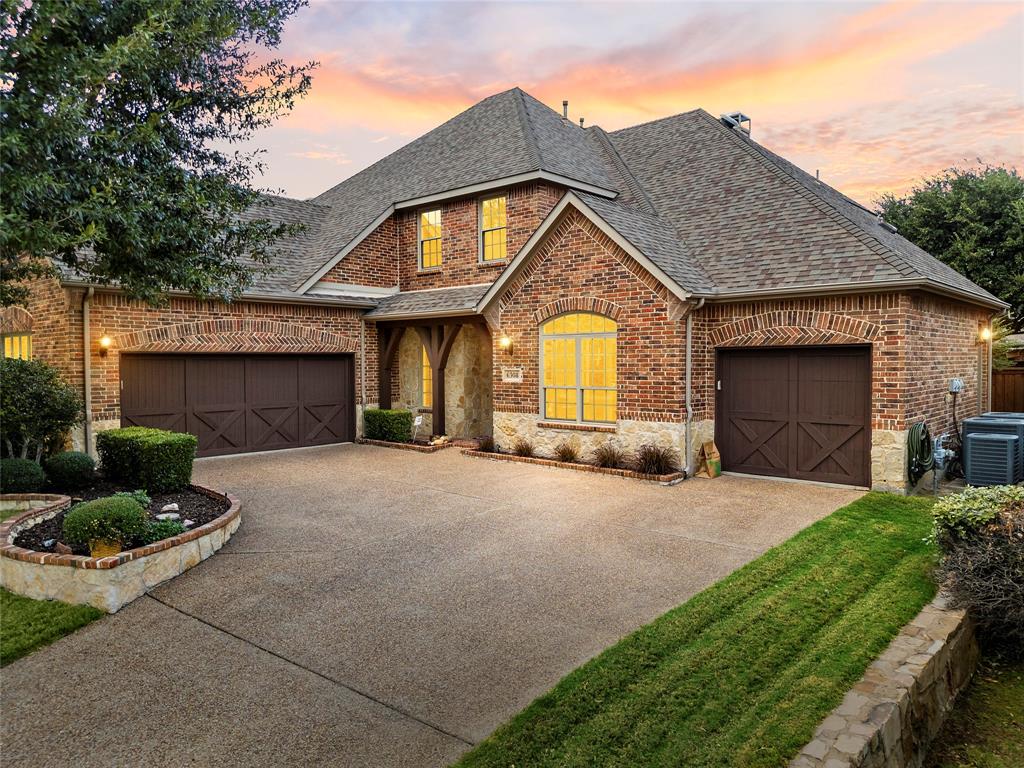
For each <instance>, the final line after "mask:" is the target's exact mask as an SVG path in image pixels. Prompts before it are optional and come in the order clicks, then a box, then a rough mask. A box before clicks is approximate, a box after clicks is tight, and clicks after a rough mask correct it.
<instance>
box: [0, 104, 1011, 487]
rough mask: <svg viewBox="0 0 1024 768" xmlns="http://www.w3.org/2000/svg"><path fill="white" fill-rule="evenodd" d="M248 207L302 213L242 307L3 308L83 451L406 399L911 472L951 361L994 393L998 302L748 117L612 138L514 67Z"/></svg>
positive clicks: (82, 286)
mask: <svg viewBox="0 0 1024 768" xmlns="http://www.w3.org/2000/svg"><path fill="white" fill-rule="evenodd" d="M253 215H257V216H261V217H266V218H271V219H274V220H279V221H291V222H301V223H303V224H305V225H306V228H305V230H304V231H303V232H302V234H301V235H299V236H297V237H295V238H293V239H291V240H289V241H287V242H282V243H281V244H280V245H279V247H277V249H276V255H275V259H274V264H273V269H272V270H270V271H269V272H268V273H267V274H265V275H261V276H259V277H257V278H256V280H255V282H254V284H253V286H252V288H251V289H250V290H249V291H248V292H247V293H246V294H245V295H244V296H243V298H242V299H241V300H239V301H237V302H235V303H233V304H230V305H226V304H222V303H218V302H216V301H204V300H198V299H195V298H192V297H188V296H178V295H173V296H172V297H171V298H170V300H169V303H168V304H167V305H166V306H165V307H161V308H151V307H148V306H145V305H142V304H139V303H138V302H135V301H132V300H129V299H128V298H126V297H125V296H124V295H122V294H120V293H119V292H118V291H117V290H116V289H115V288H112V287H110V286H99V285H88V284H87V283H85V282H84V281H82V280H81V279H79V278H78V277H77V276H76V275H74V274H70V273H67V274H64V275H63V276H62V278H61V279H60V280H52V281H46V282H42V283H39V284H37V285H36V286H35V287H34V290H33V293H32V299H31V302H30V306H29V307H28V308H27V311H25V310H22V309H12V310H9V311H8V312H7V313H6V314H5V317H4V333H5V336H6V337H7V338H8V339H10V340H11V341H10V344H9V345H8V346H11V345H14V346H16V347H17V350H21V349H23V348H25V349H27V348H28V347H29V346H30V347H31V350H32V353H33V354H35V355H36V356H38V357H40V358H43V359H46V360H49V361H50V362H53V363H54V364H56V365H57V366H59V367H60V368H61V369H62V370H63V372H64V373H65V375H66V376H67V378H68V379H69V380H70V381H72V382H74V383H75V385H76V386H79V387H82V389H83V391H84V392H85V393H86V396H87V400H88V403H87V409H88V420H87V424H86V427H85V429H84V431H83V432H82V434H80V435H78V436H77V438H76V439H77V440H78V442H79V445H81V444H83V443H84V444H86V445H89V446H90V447H91V446H92V440H93V436H94V435H95V433H96V432H97V431H98V430H102V429H107V428H110V427H114V426H119V425H123V424H148V425H154V426H160V427H164V428H169V429H179V430H189V431H192V432H194V433H196V434H197V435H198V436H199V439H200V451H201V453H202V454H204V455H214V454H223V453H235V452H241V451H254V450H265V449H272V448H283V447H295V446H304V445H317V444H322V443H331V442H341V441H347V440H352V439H353V438H355V437H356V436H357V435H358V434H359V431H360V424H361V414H362V411H363V409H365V408H369V407H377V406H383V407H404V408H410V409H413V410H415V411H417V412H419V413H421V414H422V415H423V416H424V420H425V422H426V424H425V425H424V427H423V434H426V433H429V432H433V433H441V432H444V433H446V434H449V435H453V436H466V437H470V436H479V435H484V434H493V436H494V438H495V440H496V442H497V443H498V445H499V446H502V447H506V448H507V447H509V446H510V445H511V444H512V443H513V442H514V441H515V440H516V439H518V438H520V437H524V438H527V439H529V440H531V441H532V442H533V443H534V445H535V447H536V448H537V449H538V450H539V451H540V452H545V451H547V450H550V448H551V447H552V446H553V445H554V444H556V443H558V442H561V441H562V440H574V441H577V442H578V443H579V444H580V446H581V447H582V448H583V449H584V451H586V450H589V449H590V448H592V447H593V446H595V445H597V444H598V443H600V442H604V441H608V440H613V441H616V442H618V443H619V444H621V445H622V447H624V448H627V449H629V448H634V447H636V446H637V445H639V444H641V443H644V442H656V443H661V444H666V445H670V446H672V447H673V448H675V449H677V450H678V451H679V452H680V454H681V455H682V456H683V457H684V461H685V462H686V463H688V464H689V465H691V466H692V462H693V458H692V457H693V452H694V446H699V444H700V442H701V441H704V440H707V439H710V438H712V437H714V439H715V440H716V441H717V443H718V445H719V448H720V450H721V452H722V456H723V464H724V467H725V469H727V470H734V471H738V472H747V473H754V474H764V475H775V476H783V477H791V478H797V479H810V480H822V481H828V482H837V483H846V484H853V485H860V486H873V487H879V488H890V489H897V490H902V489H904V487H905V483H906V479H905V478H906V471H905V438H906V432H907V429H908V428H909V426H910V425H912V424H913V423H914V422H917V421H920V420H925V421H926V422H928V424H929V426H930V427H931V430H932V432H933V433H935V434H937V433H940V432H943V431H946V430H948V428H949V423H950V418H951V416H950V410H949V403H948V398H947V395H946V392H947V388H948V383H949V380H950V379H952V378H954V377H956V378H960V379H962V380H963V381H964V385H965V387H964V391H963V393H962V395H961V396H960V401H959V402H960V411H959V414H960V415H961V416H968V415H971V414H972V413H974V412H977V411H979V410H981V409H985V407H986V403H985V398H986V396H987V394H986V392H985V382H986V381H987V378H988V372H987V370H985V365H986V364H987V362H986V361H987V356H986V354H985V349H984V346H983V344H982V343H981V342H980V331H981V329H983V328H985V327H987V326H988V324H989V323H990V321H991V318H992V317H993V316H994V315H995V314H997V313H999V312H1001V311H1002V310H1003V308H1004V307H1005V304H1004V303H1003V302H1001V301H1000V300H998V299H997V298H995V297H994V296H992V295H991V294H989V293H987V292H986V291H984V290H983V289H981V288H979V287H978V286H977V285H975V284H973V283H972V282H970V281H969V280H967V279H966V278H964V277H963V276H962V275H960V274H958V273H957V272H955V271H953V270H952V269H950V268H948V267H947V266H945V265H944V264H942V263H940V262H938V261H937V260H936V259H934V258H932V257H931V256H929V255H928V254H927V253H924V252H923V251H921V250H920V249H919V248H917V247H916V246H914V245H912V244H911V243H909V242H908V241H906V240H905V239H903V238H902V237H901V236H900V235H899V234H898V233H896V232H895V231H894V229H893V228H892V227H891V226H889V225H888V224H886V223H885V222H883V221H881V220H880V219H879V218H878V217H877V216H876V214H874V213H873V212H871V211H869V210H867V209H865V208H863V207H862V206H860V205H859V204H857V203H855V202H854V201H852V200H850V199H849V198H847V197H845V196H843V195H842V194H840V193H839V192H837V191H836V190H834V189H832V188H830V187H829V186H827V185H826V184H823V183H821V182H820V181H818V180H817V179H815V178H814V177H812V176H809V175H808V174H806V173H805V172H803V171H802V170H800V169H798V168H796V167H795V166H793V165H792V164H790V163H788V162H787V161H785V160H784V159H782V158H781V157H779V156H777V155H775V154H773V153H772V152H770V151H768V150H767V149H765V148H764V147H762V146H760V145H759V144H757V143H756V142H754V141H753V140H751V138H750V137H749V132H748V131H747V130H745V127H744V123H743V117H742V116H732V117H723V118H721V119H719V118H715V117H712V116H711V115H709V114H708V113H706V112H704V111H702V110H695V111H692V112H687V113H684V114H680V115H675V116H672V117H667V118H664V119H661V120H655V121H653V122H650V123H645V124H643V125H638V126H634V127H631V128H626V129H623V130H620V131H615V132H612V133H608V132H605V131H604V130H602V129H601V128H600V127H597V126H591V127H588V128H583V127H582V126H580V125H577V124H575V123H572V122H570V121H569V120H567V119H566V118H565V117H564V116H563V115H562V114H559V113H557V112H555V111H553V110H551V109H549V108H548V107H546V106H544V105H543V104H541V103H540V102H538V101H537V100H535V99H534V98H532V97H531V96H529V95H528V94H526V93H524V92H523V91H521V90H519V89H512V90H509V91H506V92H503V93H499V94H496V95H494V96H491V97H489V98H486V99H484V100H483V101H481V102H480V103H478V104H476V105H474V106H473V107H471V108H470V109H468V110H467V111H465V112H463V113H462V114H460V115H458V116H456V117H454V118H453V119H451V120H449V121H448V122H447V123H445V124H443V125H441V126H440V127H438V128H436V129H434V130H432V131H430V132H429V133H427V134H426V135H424V136H422V137H420V138H419V139H417V140H415V141H413V142H412V143H411V144H409V145H407V146H405V147H403V148H402V149H399V150H398V151H396V152H394V153H393V154H391V155H389V156H388V157H385V158H384V159H382V160H381V161H379V162H377V163H376V164H374V165H372V166H370V167H369V168H367V169H366V170H364V171H362V172H360V173H358V174H356V175H355V176H353V177H351V178H349V179H347V180H346V181H344V182H342V183H341V184H338V185H337V186H335V187H333V188H332V189H329V190H327V191H326V192H324V193H323V194H321V195H319V196H317V197H315V198H313V199H311V200H306V201H299V200H290V199H284V198H277V197H268V198H266V199H265V200H264V201H263V202H262V203H261V204H260V205H258V206H257V207H256V209H255V210H254V211H253ZM5 343H6V342H5ZM18 345H21V346H18ZM12 348H13V347H12ZM17 350H15V351H17Z"/></svg>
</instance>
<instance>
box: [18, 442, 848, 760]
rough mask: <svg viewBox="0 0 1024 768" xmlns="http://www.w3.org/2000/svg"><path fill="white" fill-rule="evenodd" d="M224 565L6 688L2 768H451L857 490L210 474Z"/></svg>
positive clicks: (326, 465) (476, 470) (379, 468)
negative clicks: (640, 630)
mask: <svg viewBox="0 0 1024 768" xmlns="http://www.w3.org/2000/svg"><path fill="white" fill-rule="evenodd" d="M195 474H196V479H197V481H198V482H201V483H205V484H207V485H210V486H212V487H215V488H222V489H226V490H230V491H232V492H233V493H235V494H236V495H238V496H239V497H240V498H241V500H242V525H241V527H240V528H239V530H238V532H237V533H236V534H235V536H234V538H232V540H231V541H230V542H229V544H228V545H227V546H226V547H225V548H224V549H223V550H222V551H221V552H220V553H219V554H217V555H216V556H215V557H213V558H212V559H210V560H208V561H206V562H205V563H203V564H202V565H200V566H198V567H196V568H194V569H192V570H191V571H189V572H188V573H186V574H184V575H183V576H180V577H179V578H177V579H175V580H174V581H172V582H170V583H168V584H165V585H163V586H162V587H160V588H158V589H157V590H155V591H154V592H153V593H152V594H151V595H148V596H145V597H143V598H140V599H139V600H137V601H136V602H135V603H133V604H132V605H130V606H128V607H127V608H125V609H123V610H122V611H121V612H120V613H118V614H116V615H115V616H111V617H107V618H104V619H101V620H100V621H98V622H95V623H94V624H92V625H90V626H89V627H86V628H85V629H83V630H81V631H79V632H77V633H76V634H74V635H72V636H70V637H68V638H65V639H64V640H61V641H59V642H57V643H56V644H54V645H52V646H50V647H49V648H46V649H43V650H41V651H39V652H37V653H35V654H33V655H31V656H29V657H27V658H25V659H22V660H20V661H18V662H15V663H14V664H12V665H10V666H9V667H7V668H5V669H4V671H3V675H2V677H3V707H2V710H3V719H2V754H3V762H4V765H5V766H16V765H17V766H22V765H40V766H41V765H53V764H57V763H63V762H65V761H71V762H74V763H75V764H76V765H96V766H99V765H104V766H109V765H146V766H181V765H217V766H235V765H237V766H256V765H274V766H281V765H339V766H378V765H381V766H383V765H411V766H441V765H446V764H447V763H449V762H451V761H452V760H454V759H455V758H457V757H458V756H459V755H460V754H461V753H462V752H464V751H465V750H467V749H468V748H469V747H470V746H471V745H472V744H474V743H476V742H478V741H480V740H481V739H483V738H484V737H485V736H487V734H488V733H490V732H491V731H492V730H493V729H494V728H495V727H497V726H498V725H499V724H501V723H502V722H503V721H504V720H506V719H507V718H508V717H509V716H511V715H512V714H514V713H515V712H516V711H518V710H519V709H521V708H522V707H524V706H525V705H526V704H528V703H529V702H530V701H531V700H533V699H534V698H535V697H536V696H538V695H540V694H541V693H543V692H544V691H546V690H548V689H549V688H550V687H551V686H552V685H554V684H555V683H556V682H557V681H558V680H559V679H560V678H561V677H562V676H563V675H565V674H566V673H567V672H569V671H570V670H572V669H573V668H574V667H576V666H578V665H579V664H581V663H582V662H584V661H586V660H587V659H589V658H590V657H592V656H594V655H595V654H596V653H598V652H599V651H600V650H601V649H603V648H605V647H607V646H609V645H611V644H612V643H614V642H615V641H616V640H618V639H619V638H620V637H622V636H623V635H625V634H627V633H629V632H630V631H631V630H633V629H636V628H637V627H639V626H641V625H642V624H644V623H646V622H648V621H650V620H652V619H654V618H655V617H656V616H658V615H660V614H661V613H664V612H665V611H667V610H668V609H670V608H672V607H673V606H675V605H678V604H679V603H681V602H683V601H684V600H685V599H686V598H688V597H690V596H691V595H693V594H694V593H695V592H698V591H699V590H701V589H703V588H704V587H706V586H708V585H709V584H711V583H713V582H714V581H716V580H718V579H720V578H722V577H723V576H725V575H726V574H728V573H729V572H730V571H732V570H734V569H735V568H737V567H738V566H740V565H742V564H743V563H746V562H747V561H749V560H751V559H753V558H755V557H757V555H758V554H759V553H761V552H763V551H764V550H765V549H767V548H768V547H771V546H773V545H775V544H778V543H780V542H782V541H783V540H785V539H786V538H788V537H789V536H791V535H792V534H794V533H795V532H796V531H798V530H800V529H801V528H803V527H804V526H806V525H808V524H809V523H811V522H813V521H814V520H817V519H818V518H820V517H823V516H825V515H827V514H828V513H830V512H831V511H833V510H834V509H836V508H837V507H840V506H842V505H844V504H846V503H848V502H850V501H852V500H854V499H855V498H857V497H858V496H859V495H860V492H859V491H853V490H843V489H837V488H825V487H817V486H810V485H800V484H793V483H785V482H778V481H770V480H753V479H747V478H738V477H722V478H719V479H716V480H713V481H712V480H700V479H698V480H691V481H687V482H685V483H682V484H681V485H678V486H675V487H671V488H667V487H662V486H658V485H651V484H647V483H640V482H636V481H629V480H623V479H620V478H614V477H606V476H601V475H596V474H589V473H580V472H570V471H565V470H557V469H548V468H543V467H536V466H532V465H525V464H513V463H506V462H496V461H485V460H480V459H472V458H468V457H465V456H462V455H460V453H459V452H458V450H456V449H449V450H447V451H442V452H440V453H435V454H429V455H425V454H419V453H413V452H407V451H397V450H389V449H383V448H372V447H366V446H357V445H345V446H334V447H327V448H316V449H306V450H297V451H288V452H280V453H275V454H262V455H251V456H236V457H229V458H217V459H204V460H201V461H199V462H197V463H196V473H195Z"/></svg>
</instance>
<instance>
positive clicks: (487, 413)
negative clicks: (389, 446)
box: [377, 315, 493, 438]
mask: <svg viewBox="0 0 1024 768" xmlns="http://www.w3.org/2000/svg"><path fill="white" fill-rule="evenodd" d="M377 338H378V340H379V344H380V349H379V360H380V381H379V389H378V397H379V403H380V407H381V408H406V409H408V410H411V411H412V412H413V413H414V414H416V415H419V416H422V417H423V418H422V424H421V425H420V426H419V427H418V429H417V437H419V438H425V437H430V436H431V435H448V436H449V437H460V438H470V437H480V436H482V435H489V434H491V430H492V426H491V424H492V415H493V405H492V401H493V389H492V378H491V377H492V359H491V358H492V353H491V333H490V331H489V329H488V328H487V325H486V323H485V322H484V320H483V318H481V317H480V316H479V315H453V316H450V317H438V318H429V319H425V318H410V319H403V320H386V321H380V322H378V323H377Z"/></svg>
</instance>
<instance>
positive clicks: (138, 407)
mask: <svg viewBox="0 0 1024 768" xmlns="http://www.w3.org/2000/svg"><path fill="white" fill-rule="evenodd" d="M353 374H354V368H353V363H352V356H351V355H122V356H121V424H122V426H146V427H159V428H160V429H171V430H175V431H178V432H191V433H192V434H193V435H195V436H196V437H198V438H199V451H198V453H199V455H200V456H218V455H221V454H226V453H243V452H246V451H269V450H274V449H277V448H297V447H299V446H306V445H325V444H327V443H340V442H346V441H350V440H352V439H353V437H354V435H355V407H354V401H355V396H354V393H355V380H354V375H353Z"/></svg>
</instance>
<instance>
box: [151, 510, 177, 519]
mask: <svg viewBox="0 0 1024 768" xmlns="http://www.w3.org/2000/svg"><path fill="white" fill-rule="evenodd" d="M180 518H181V515H179V514H178V513H177V512H161V513H160V514H159V515H157V516H156V519H157V520H178V519H180Z"/></svg>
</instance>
